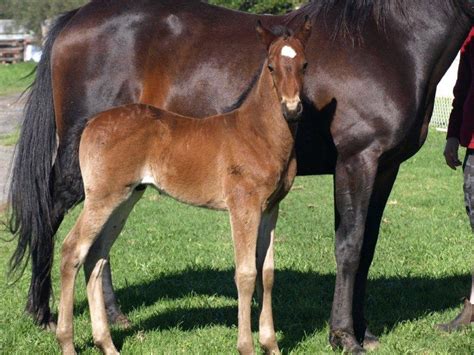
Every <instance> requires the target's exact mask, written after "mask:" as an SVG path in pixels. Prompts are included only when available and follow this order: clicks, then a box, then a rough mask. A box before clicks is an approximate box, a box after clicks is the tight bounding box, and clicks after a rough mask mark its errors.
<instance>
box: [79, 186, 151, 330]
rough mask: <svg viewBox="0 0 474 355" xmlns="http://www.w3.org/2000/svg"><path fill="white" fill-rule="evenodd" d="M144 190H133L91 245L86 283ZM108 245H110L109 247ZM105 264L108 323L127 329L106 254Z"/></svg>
mask: <svg viewBox="0 0 474 355" xmlns="http://www.w3.org/2000/svg"><path fill="white" fill-rule="evenodd" d="M144 192H145V190H144V189H143V190H135V191H134V192H133V194H132V196H131V197H130V198H129V199H128V200H127V201H126V202H124V203H123V204H122V205H120V208H119V209H117V211H115V212H114V213H113V215H112V216H111V218H110V220H109V221H108V222H107V226H106V228H105V229H104V230H103V231H102V232H101V236H100V237H99V238H98V239H97V241H96V242H95V243H94V244H93V245H92V247H91V250H90V251H89V254H88V256H87V258H86V261H85V263H84V274H85V276H86V283H88V282H89V280H90V278H91V274H92V273H93V271H94V268H95V267H96V263H97V260H98V256H100V258H102V257H103V250H110V248H111V246H112V244H113V243H114V241H115V239H116V238H117V236H118V235H119V234H120V232H121V231H122V229H123V227H124V225H125V222H126V220H127V218H128V215H129V214H130V212H131V211H132V209H133V207H134V206H135V204H136V203H137V201H138V200H139V199H140V198H141V197H142V195H143V193H144ZM104 240H107V242H106V243H107V244H104V243H105V242H104ZM109 244H110V245H109ZM105 257H106V259H107V262H104V263H103V265H102V267H101V275H102V284H101V286H100V287H101V288H102V290H103V293H104V294H103V298H104V303H105V305H106V313H107V318H108V320H109V322H111V323H117V324H120V325H121V326H123V327H129V326H130V321H129V320H128V318H127V317H125V316H124V315H123V313H122V312H121V311H120V309H119V307H118V305H117V300H116V298H115V294H114V290H113V286H112V275H111V273H110V260H109V258H108V252H107V254H106V256H105ZM107 305H114V306H113V307H107Z"/></svg>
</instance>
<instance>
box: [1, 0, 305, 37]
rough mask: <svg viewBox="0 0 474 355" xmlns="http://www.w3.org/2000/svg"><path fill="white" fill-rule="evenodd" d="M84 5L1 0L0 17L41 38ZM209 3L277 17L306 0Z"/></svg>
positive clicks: (75, 0)
mask: <svg viewBox="0 0 474 355" xmlns="http://www.w3.org/2000/svg"><path fill="white" fill-rule="evenodd" d="M130 1H133V0H130ZM87 2H88V0H0V18H12V19H14V20H17V21H18V22H19V23H20V24H21V25H23V26H25V28H27V29H29V30H31V31H33V32H34V33H36V34H37V35H38V36H41V24H42V23H43V22H44V21H45V20H46V19H48V18H54V17H55V16H57V15H59V14H60V13H63V12H65V11H68V10H72V9H74V8H77V7H79V6H82V5H84V4H86V3H87ZM208 2H209V3H210V4H214V5H220V6H225V7H228V8H232V9H236V10H240V11H248V12H254V13H260V14H261V13H272V14H280V13H284V12H286V11H289V10H291V9H292V8H294V7H295V6H296V5H300V4H301V3H303V2H305V0H208Z"/></svg>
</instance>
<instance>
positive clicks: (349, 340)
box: [329, 330, 365, 354]
mask: <svg viewBox="0 0 474 355" xmlns="http://www.w3.org/2000/svg"><path fill="white" fill-rule="evenodd" d="M329 343H330V344H331V346H332V348H333V349H334V350H336V349H342V350H343V351H344V352H347V353H349V354H363V353H365V350H364V348H363V347H362V346H360V344H359V342H358V341H357V339H356V338H355V336H354V335H353V334H350V333H348V332H345V331H343V330H334V331H331V332H330V333H329Z"/></svg>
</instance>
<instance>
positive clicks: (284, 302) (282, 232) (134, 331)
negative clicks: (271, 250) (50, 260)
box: [0, 131, 474, 354]
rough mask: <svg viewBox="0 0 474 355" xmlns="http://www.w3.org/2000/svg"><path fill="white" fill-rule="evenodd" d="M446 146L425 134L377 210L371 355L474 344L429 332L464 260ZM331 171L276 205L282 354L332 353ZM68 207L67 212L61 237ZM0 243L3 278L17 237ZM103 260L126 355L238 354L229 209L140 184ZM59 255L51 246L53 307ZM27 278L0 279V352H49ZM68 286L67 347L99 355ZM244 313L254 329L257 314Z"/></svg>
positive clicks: (461, 287) (463, 277)
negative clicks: (126, 322)
mask: <svg viewBox="0 0 474 355" xmlns="http://www.w3.org/2000/svg"><path fill="white" fill-rule="evenodd" d="M443 145H444V135H443V134H440V133H438V132H435V131H432V132H430V136H429V139H428V142H427V143H426V145H425V147H424V148H423V149H422V151H421V152H420V153H419V154H418V155H416V156H415V157H414V158H412V159H411V160H409V161H408V162H406V163H405V164H404V165H403V168H402V169H401V172H400V174H399V179H398V181H397V183H396V185H395V189H394V191H393V193H392V195H391V197H390V200H389V203H388V206H387V209H386V213H385V215H384V219H383V225H382V228H381V236H380V240H379V245H378V249H377V253H376V257H375V260H374V263H373V267H372V269H371V273H370V280H369V285H368V299H367V317H368V320H369V323H370V327H371V329H372V330H373V331H374V332H375V333H376V334H377V335H379V336H380V339H381V341H382V344H383V345H382V346H381V348H380V349H379V350H378V351H377V352H376V353H377V354H435V353H436V354H438V353H440V354H448V353H449V354H472V353H473V352H474V331H473V329H471V328H469V329H466V330H463V331H461V332H458V333H454V334H443V333H440V332H438V331H437V330H435V329H434V325H435V324H436V323H438V322H442V321H447V320H449V319H451V318H452V317H453V316H454V315H455V314H456V313H457V312H458V309H459V306H460V304H461V297H463V296H466V295H467V292H468V289H469V283H470V270H471V267H472V264H473V260H472V242H473V239H472V238H473V236H472V232H471V231H470V228H469V225H468V221H467V218H466V216H465V213H464V207H463V199H462V192H461V189H462V177H461V174H460V172H459V171H457V172H452V171H451V170H450V169H449V168H447V167H446V166H445V164H444V162H443V157H442V150H443ZM331 181H332V179H331V177H330V176H314V177H304V178H298V179H297V180H296V182H295V185H294V189H293V191H292V192H291V193H290V195H289V196H288V197H287V199H286V200H285V201H284V202H283V204H282V206H281V213H280V219H279V222H278V230H277V235H278V236H277V242H276V267H277V270H276V284H275V288H274V314H275V324H276V329H277V331H278V339H279V344H280V347H281V348H282V349H283V351H284V352H285V353H293V354H318V353H329V352H331V349H330V347H329V346H328V342H327V336H328V320H329V314H330V307H331V301H332V294H333V288H334V275H335V260H334V253H333V250H334V245H333V239H334V237H333V235H334V233H333V202H332V182H331ZM77 213H78V209H76V210H74V211H73V212H72V213H71V214H70V215H69V216H68V217H67V218H66V221H65V222H64V224H63V226H62V227H61V230H60V233H59V239H63V238H64V236H65V235H66V233H67V232H68V230H69V229H70V228H71V225H72V223H73V222H74V219H75V217H76V216H77ZM0 236H1V237H3V238H7V237H8V236H7V234H2V235H0ZM58 244H60V243H58ZM2 246H3V247H2V248H1V249H0V260H3V262H2V263H1V265H0V267H1V270H0V273H1V274H2V275H4V274H5V270H6V260H7V258H8V257H9V256H10V255H11V253H12V251H13V248H14V244H13V243H9V244H7V243H3V244H2ZM57 249H59V248H57ZM111 262H112V266H113V270H114V280H115V286H116V288H117V294H118V297H119V299H120V302H121V305H122V308H123V310H124V311H125V312H126V313H127V314H128V315H129V317H130V319H131V320H132V322H133V327H132V328H131V329H129V330H122V329H120V328H117V327H114V328H113V329H112V336H113V339H114V341H115V344H116V345H117V346H118V347H119V348H120V349H121V351H122V353H124V354H142V353H143V354H177V353H193V354H232V353H235V350H234V349H235V343H236V338H237V328H236V324H237V302H236V291H235V286H234V283H233V251H232V243H231V239H230V231H229V225H228V220H227V214H225V213H221V212H213V211H207V210H203V209H198V208H193V207H188V206H185V205H182V204H179V203H177V202H174V201H172V200H171V199H169V198H164V197H160V196H158V195H157V194H156V193H155V192H152V191H150V192H147V194H146V195H145V197H144V198H143V199H142V201H141V202H140V203H139V204H138V206H137V207H136V208H135V211H134V212H133V213H132V215H131V217H130V219H129V221H128V224H127V226H126V228H125V230H124V232H123V234H122V235H121V237H120V238H119V239H118V241H117V243H116V245H115V247H114V248H113V250H112V260H111ZM58 265H59V263H58V257H57V256H56V263H55V266H54V289H55V295H56V299H55V307H56V306H57V303H58V300H57V297H58V294H59V290H58ZM27 287H28V272H27V273H26V275H25V276H24V277H23V278H22V279H21V280H20V282H18V283H16V284H14V285H8V284H7V283H6V280H5V279H2V280H0V299H1V302H0V353H18V354H26V353H37V354H46V353H51V354H53V353H58V352H59V348H58V345H57V343H56V341H55V338H54V336H53V334H49V333H45V332H42V331H40V330H39V329H37V328H36V327H35V326H34V325H33V324H32V322H31V321H30V319H29V318H28V317H27V316H25V315H23V313H22V311H23V307H24V304H25V297H26V294H27ZM76 290H77V291H76V307H75V344H76V348H77V349H78V350H79V351H80V352H81V353H84V354H96V353H97V352H98V351H97V349H95V348H94V347H93V342H92V336H91V329H90V320H89V312H88V308H87V302H86V298H85V289H84V280H83V276H82V273H81V275H80V277H79V278H78V282H77V287H76ZM255 310H256V307H255ZM253 320H254V329H256V324H257V313H256V311H255V312H254V314H253ZM256 335H257V333H255V340H256V339H257V338H256Z"/></svg>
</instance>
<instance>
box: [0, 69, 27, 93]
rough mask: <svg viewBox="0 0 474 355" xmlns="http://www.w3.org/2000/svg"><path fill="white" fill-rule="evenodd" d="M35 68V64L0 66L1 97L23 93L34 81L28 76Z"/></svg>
mask: <svg viewBox="0 0 474 355" xmlns="http://www.w3.org/2000/svg"><path fill="white" fill-rule="evenodd" d="M34 68H35V64H34V63H18V64H3V65H0V78H1V80H0V95H6V94H12V93H17V92H22V91H23V90H25V89H26V88H27V87H28V85H30V84H31V82H32V81H33V78H34V77H33V76H28V75H29V74H30V73H31V72H32V70H33V69H34Z"/></svg>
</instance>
